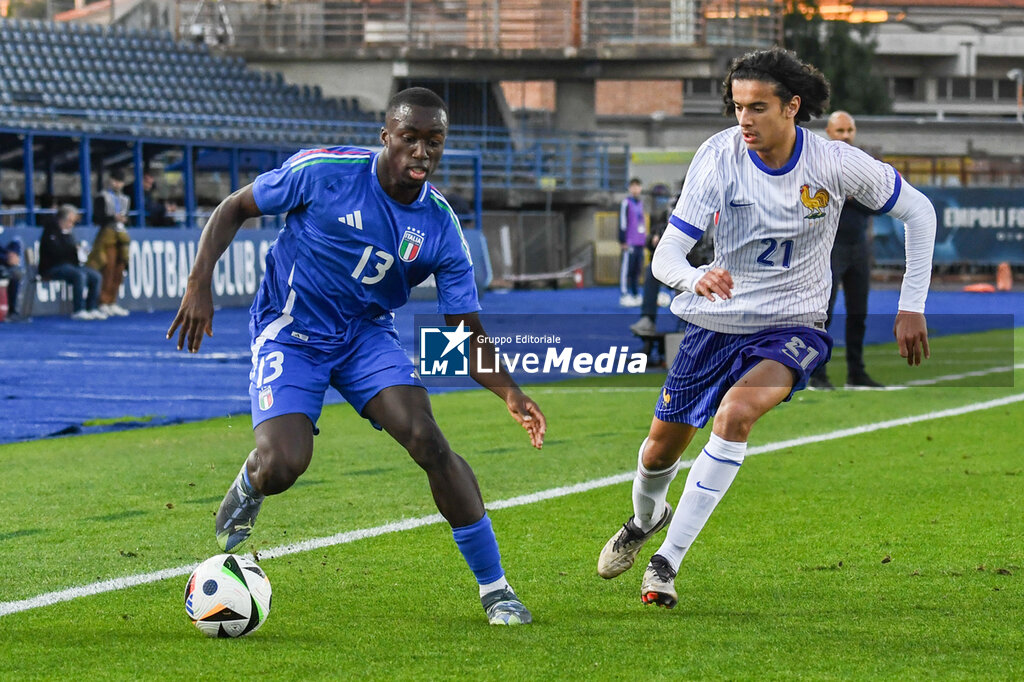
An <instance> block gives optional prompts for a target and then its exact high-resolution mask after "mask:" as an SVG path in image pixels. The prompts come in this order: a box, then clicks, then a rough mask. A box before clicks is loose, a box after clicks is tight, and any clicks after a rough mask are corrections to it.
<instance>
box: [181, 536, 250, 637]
mask: <svg viewBox="0 0 1024 682" xmlns="http://www.w3.org/2000/svg"><path fill="white" fill-rule="evenodd" d="M185 611H186V612H187V613H188V617H189V618H191V619H192V623H193V624H194V625H195V626H196V627H197V628H199V630H200V631H201V632H202V633H203V634H204V635H206V636H207V637H241V636H243V635H247V634H249V633H250V632H254V631H255V630H257V629H259V627H260V626H261V625H263V623H265V622H266V620H267V616H268V615H270V580H268V579H267V574H266V573H264V572H263V569H262V568H260V567H259V566H257V565H256V563H255V562H253V561H252V560H251V559H247V558H245V557H244V556H237V555H235V554H218V555H217V556H214V557H210V558H209V559H207V560H206V561H204V562H203V563H201V564H199V566H197V567H196V570H194V571H192V575H190V576H189V577H188V583H187V584H186V585H185Z"/></svg>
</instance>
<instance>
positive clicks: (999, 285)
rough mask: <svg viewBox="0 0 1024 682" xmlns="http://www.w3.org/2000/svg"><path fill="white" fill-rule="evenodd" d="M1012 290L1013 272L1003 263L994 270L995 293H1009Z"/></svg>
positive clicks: (1007, 264) (1008, 265)
mask: <svg viewBox="0 0 1024 682" xmlns="http://www.w3.org/2000/svg"><path fill="white" fill-rule="evenodd" d="M1012 288H1013V271H1012V270H1010V264H1009V263H1007V262H1006V261H1003V262H1002V263H1000V264H999V267H998V268H996V291H1009V290H1010V289H1012Z"/></svg>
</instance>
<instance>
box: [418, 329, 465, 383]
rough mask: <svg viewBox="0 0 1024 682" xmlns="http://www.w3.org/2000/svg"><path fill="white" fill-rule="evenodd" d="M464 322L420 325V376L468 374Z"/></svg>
mask: <svg viewBox="0 0 1024 682" xmlns="http://www.w3.org/2000/svg"><path fill="white" fill-rule="evenodd" d="M472 335H473V334H472V332H470V331H469V330H468V329H466V324H465V322H459V326H458V327H420V376H432V377H465V376H469V337H470V336H472Z"/></svg>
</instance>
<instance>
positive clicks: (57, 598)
mask: <svg viewBox="0 0 1024 682" xmlns="http://www.w3.org/2000/svg"><path fill="white" fill-rule="evenodd" d="M1021 401H1024V393H1017V394H1014V395H1009V396H1005V397H1003V398H996V399H995V400H986V401H984V402H980V403H972V404H970V405H961V406H960V407H951V408H949V409H946V410H938V411H936V412H928V413H926V414H919V415H915V416H912V417H901V418H899V419H890V420H888V421H883V422H875V423H874V424H863V425H861V426H854V427H851V428H848V429H839V430H837V431H830V432H828V433H822V434H818V435H815V436H803V437H801V438H793V439H790V440H784V441H778V442H775V443H767V444H765V445H759V446H757V447H753V448H750V449H748V450H747V455H760V454H764V453H767V452H775V451H777V450H784V449H787V448H795V447H800V446H802V445H809V444H811V443H820V442H822V441H829V440H837V439H839V438H847V437H849V436H858V435H861V434H865V433H871V432H872V431H881V430H884V429H891V428H894V427H897V426H906V425H908V424H916V423H919V422H925V421H932V420H935V419H944V418H946V417H956V416H959V415H963V414H969V413H971V412H978V411H981V410H988V409H991V408H993V407H1001V406H1003V405H1011V404H1013V403H1018V402H1021ZM692 465H693V460H689V461H686V462H681V463H680V467H681V468H689V467H690V466H692ZM632 479H633V472H632V471H629V472H626V473H622V474H616V475H614V476H605V477H603V478H596V479H594V480H591V481H584V482H583V483H576V484H574V485H567V486H561V487H558V488H549V489H548V490H541V491H539V492H536V493H530V494H528V495H519V496H516V497H510V498H508V499H505V500H498V501H496V502H491V503H490V504H488V505H487V508H488V509H509V508H511V507H521V506H524V505H527V504H535V503H537V502H541V501H543V500H551V499H554V498H558V497H565V496H567V495H575V494H577V493H583V492H587V491H590V490H596V489H598V488H605V487H608V486H611V485H618V484H619V483H625V482H626V481H630V480H632ZM443 521H444V519H443V518H442V517H441V515H440V514H431V515H429V516H421V517H418V518H414V519H403V520H402V521H394V522H392V523H385V524H384V525H381V526H374V527H372V528H362V529H359V530H352V531H346V532H344V533H338V534H336V535H331V536H328V537H323V538H314V539H312V540H304V541H302V542H295V543H292V544H288V545H282V546H280V547H273V548H271V549H267V550H263V551H260V552H259V555H260V559H261V560H262V559H276V558H279V557H283V556H287V555H289V554H298V553H300V552H308V551H311V550H315V549H323V548H325V547H332V546H334V545H344V544H347V543H349V542H355V541H357V540H364V539H366V538H372V537H377V536H380V535H387V534H390V533H398V532H401V531H405V530H412V529H413V528H420V527H422V526H430V525H434V524H437V523H442V522H443ZM194 568H195V564H189V565H188V566H178V567H177V568H165V569H163V570H160V571H154V572H152V573H142V574H139V575H130V576H126V577H123V578H113V579H111V580H104V581H101V582H97V583H91V584H89V585H82V586H80V587H69V588H67V589H65V590H58V591H56V592H47V593H46V594H40V595H37V596H35V597H30V598H28V599H21V600H18V601H8V602H0V617H3V616H9V615H11V614H14V613H20V612H22V611H29V610H31V609H38V608H42V607H44V606H53V605H54V604H59V603H61V602H66V601H71V600H72V599H78V598H79V597H89V596H92V595H97V594H103V593H104V592H113V591H115V590H124V589H127V588H129V587H137V586H139V585H146V584H149V583H155V582H159V581H161V580H167V579H168V578H177V577H179V576H183V575H188V574H189V573H191V572H192V570H193V569H194Z"/></svg>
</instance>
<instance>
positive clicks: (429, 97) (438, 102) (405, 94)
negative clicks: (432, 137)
mask: <svg viewBox="0 0 1024 682" xmlns="http://www.w3.org/2000/svg"><path fill="white" fill-rule="evenodd" d="M403 105H409V106H413V107H429V108H431V109H440V110H441V111H443V112H444V113H445V116H447V115H448V105H447V104H445V103H444V100H443V99H441V97H440V96H438V94H437V93H436V92H434V91H433V90H430V89H429V88H406V89H405V90H400V91H399V92H396V93H395V94H394V95H393V96H392V97H391V99H390V100H388V108H387V111H386V112H385V115H386V116H387V117H388V118H390V117H391V114H393V113H394V112H395V109H397V108H398V107H400V106H403Z"/></svg>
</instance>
